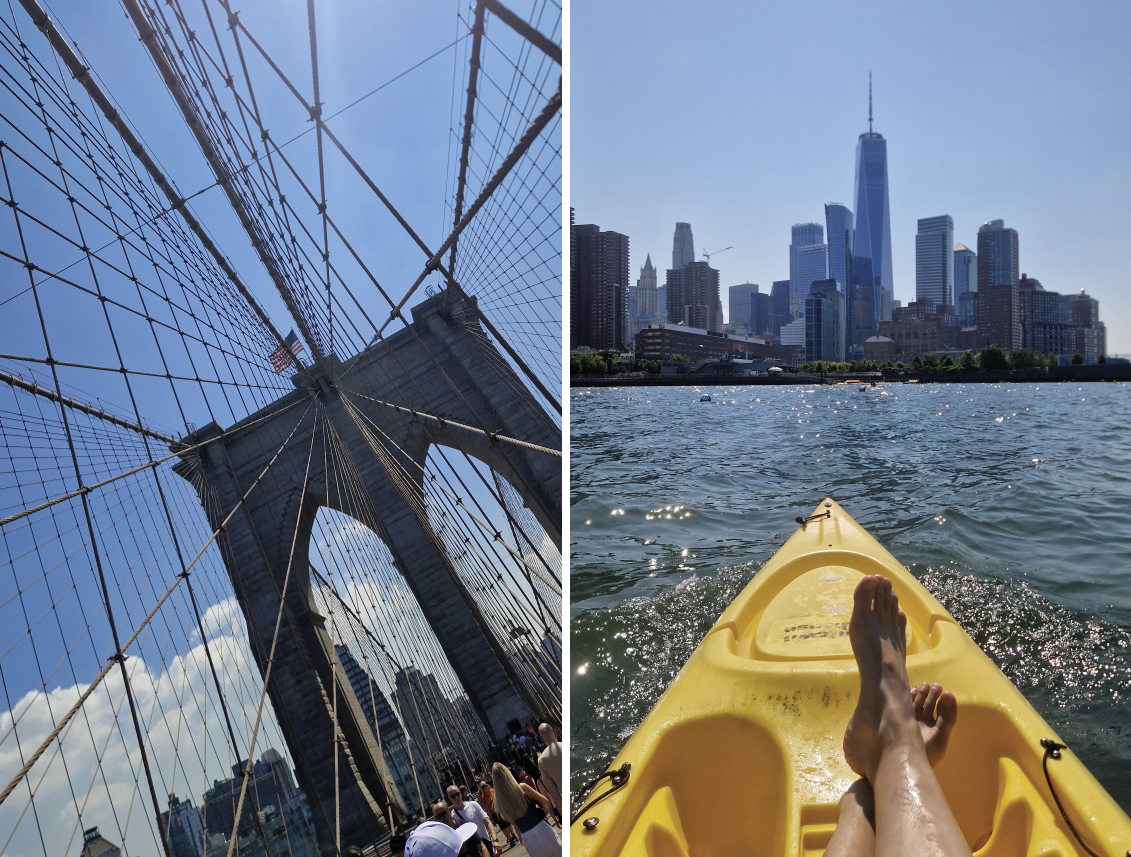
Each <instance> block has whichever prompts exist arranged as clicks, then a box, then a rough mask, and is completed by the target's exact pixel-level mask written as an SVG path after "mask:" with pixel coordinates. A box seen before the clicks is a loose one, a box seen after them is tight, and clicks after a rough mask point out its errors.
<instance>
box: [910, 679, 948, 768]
mask: <svg viewBox="0 0 1131 857" xmlns="http://www.w3.org/2000/svg"><path fill="white" fill-rule="evenodd" d="M911 706H912V708H913V710H914V711H915V719H916V720H918V721H919V732H920V734H922V736H923V744H924V745H926V748H927V761H928V762H930V763H931V767H932V768H933V767H934V766H935V765H937V764H938V763H939V762H940V761H941V760H942V757H943V754H944V753H945V752H946V745H947V742H948V741H949V740H950V732H951V730H952V729H954V724H955V722H956V721H957V720H958V700H957V699H955V698H954V694H953V693H951V692H950V691H949V690H943V688H942V685H941V684H939V683H938V682H935V683H934V684H927V682H923V683H922V684H921V685H919V686H918V687H913V688H911Z"/></svg>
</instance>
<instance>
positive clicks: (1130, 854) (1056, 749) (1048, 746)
mask: <svg viewBox="0 0 1131 857" xmlns="http://www.w3.org/2000/svg"><path fill="white" fill-rule="evenodd" d="M1041 746H1042V747H1044V748H1045V755H1044V758H1043V759H1041V767H1042V768H1044V771H1045V782H1047V783H1048V784H1049V791H1050V792H1052V799H1053V800H1055V801H1056V808H1057V809H1059V810H1060V815H1061V817H1063V818H1064V823H1065V824H1067V825H1068V829H1069V830H1071V831H1072V835H1073V836H1075V837H1076V841H1077V842H1079V843H1080V847H1081V848H1083V849H1084V850H1085V851H1087V852H1088V853H1089V854H1091V855H1092V857H1100V855H1099V854H1097V853H1096V852H1095V851H1093V850H1092V849H1091V848H1089V847H1088V846H1087V845H1086V844H1085V843H1084V840H1083V839H1081V838H1080V834H1079V833H1077V832H1076V828H1075V827H1074V826H1073V825H1072V822H1071V821H1069V820H1068V813H1066V812H1065V811H1064V806H1063V805H1062V804H1061V803H1060V798H1059V797H1057V796H1056V789H1054V788H1053V787H1052V778H1051V777H1049V758H1050V757H1051V758H1053V759H1059V758H1060V751H1061V750H1067V749H1068V745H1067V744H1061V743H1059V742H1057V741H1054V740H1052V738H1042V739H1041ZM1127 857H1131V849H1128V851H1127Z"/></svg>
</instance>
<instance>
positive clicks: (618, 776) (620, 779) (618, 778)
mask: <svg viewBox="0 0 1131 857" xmlns="http://www.w3.org/2000/svg"><path fill="white" fill-rule="evenodd" d="M631 768H632V765H631V764H630V763H628V762H624V763H623V764H622V765H621V766H620V767H619V768H615V769H613V770H611V771H605V773H603V774H601V776H599V777H597V778H596V779H595V780H593V781H592V782H590V783H589V784H588V785H587V786H585V787H584V788H583V789H582V790H581V794H583V795H585V796H586V797H588V796H589V795H590V794H591V793H592V792H593V789H595V788H596V787H597V784H598V783H599V782H601V780H603V779H605V777H608V778H609V782H610V783H612V784H613V787H612V788H611V789H609V790H608V791H607V792H605V793H604V794H602V795H599V796H597V797H595V798H593V800H591V801H589V803H587V804H585V806H583V807H582V808H581V809H579V810H578V811H577V812H575V813H574V814H573V815H572V816H571V817H570V820H569V826H570V827H573V825H574V824H575V823H576V822H577V820H578V819H579V818H581V816H583V815H584V814H585V813H586V812H588V811H589V810H590V809H591V808H592V807H594V806H596V805H597V804H598V803H600V802H601V801H603V800H604V799H605V798H607V797H608V796H609V795H611V794H612V793H613V792H615V791H617V790H618V789H619V788H620V787H621V786H623V785H624V784H625V783H627V782H628V777H629V771H630V770H631ZM582 800H584V798H582ZM585 821H586V824H585V827H586V829H587V830H592V829H593V828H595V827H596V826H597V824H598V823H599V822H600V819H599V818H592V819H588V818H587V819H585ZM590 822H592V823H590Z"/></svg>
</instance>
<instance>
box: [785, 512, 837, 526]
mask: <svg viewBox="0 0 1131 857" xmlns="http://www.w3.org/2000/svg"><path fill="white" fill-rule="evenodd" d="M832 516H833V512H832V509H829V510H828V511H825V512H818V513H817V514H816V515H810V516H809V517H808V518H802V517H801V516H800V515H798V516H797V517H796V518H794V520H795V521H797V523H799V524H801V526H802V527H804V526H805V525H806V524H808V523H809V522H810V521H815V520H817V519H818V518H831V517H832Z"/></svg>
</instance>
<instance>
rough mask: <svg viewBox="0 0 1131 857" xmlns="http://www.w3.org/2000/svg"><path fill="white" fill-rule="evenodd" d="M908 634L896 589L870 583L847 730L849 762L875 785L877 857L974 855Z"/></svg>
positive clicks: (855, 617)
mask: <svg viewBox="0 0 1131 857" xmlns="http://www.w3.org/2000/svg"><path fill="white" fill-rule="evenodd" d="M906 628H907V617H906V616H905V615H904V614H903V611H902V610H900V609H899V599H898V598H897V597H896V595H895V593H894V592H892V587H891V581H890V580H888V579H887V578H884V577H879V576H875V575H873V576H869V577H865V578H863V579H862V580H861V581H860V583H859V584H858V585H857V587H856V593H855V596H854V604H853V610H852V618H851V620H850V621H849V626H848V634H849V640H850V642H851V643H852V652H853V654H854V655H855V656H856V663H857V666H858V667H859V669H860V698H859V700H858V702H857V706H856V711H855V712H854V713H853V715H852V718H851V720H850V721H849V724H848V728H847V729H846V730H845V735H844V755H845V758H846V759H847V761H848V763H849V766H850V767H852V769H853V770H854V771H856V773H858V774H860V775H861V776H864V777H866V778H867V779H868V782H870V783H871V784H872V792H873V797H874V800H875V819H876V845H875V854H876V855H877V857H888V855H892V857H895V855H905V854H918V855H932V857H934V855H937V857H950V855H969V854H970V849H969V848H968V847H967V845H966V842H965V840H964V839H963V838H962V833H961V831H959V829H958V824H957V823H956V822H955V820H954V816H953V814H952V813H951V811H950V807H949V806H948V805H947V802H946V798H945V796H944V795H943V793H942V789H941V788H940V787H939V783H938V780H937V779H935V775H934V773H933V772H932V770H931V765H930V762H929V761H928V759H927V749H926V745H925V744H924V738H923V733H922V731H921V728H920V721H919V720H917V719H916V716H915V709H914V703H913V702H912V697H911V694H909V693H908V681H907V666H906V657H907V644H906V639H905V632H906ZM928 690H929V689H928ZM940 696H941V694H940ZM925 703H926V699H924V708H925ZM936 719H937V718H936ZM937 725H938V724H937V723H936V724H935V726H934V727H929V728H936V727H937ZM947 734H948V735H949V730H947ZM944 749H945V745H944Z"/></svg>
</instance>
